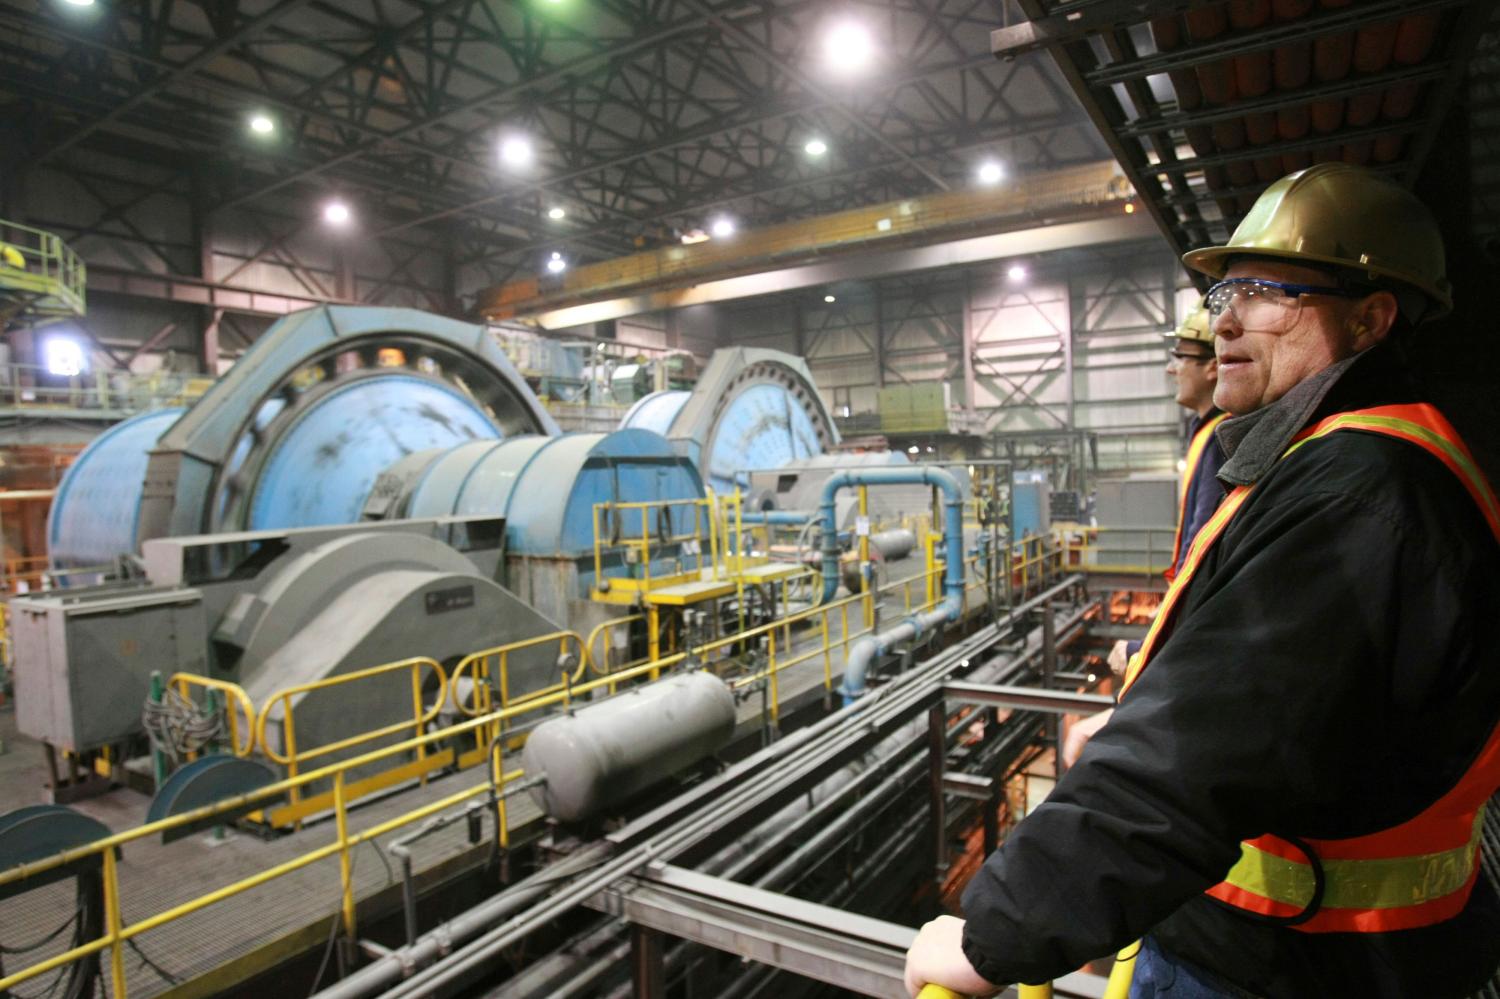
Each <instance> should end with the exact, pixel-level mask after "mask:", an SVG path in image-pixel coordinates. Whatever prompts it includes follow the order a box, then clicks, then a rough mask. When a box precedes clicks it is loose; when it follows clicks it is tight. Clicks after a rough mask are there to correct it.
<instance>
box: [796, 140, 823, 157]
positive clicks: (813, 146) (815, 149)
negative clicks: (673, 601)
mask: <svg viewBox="0 0 1500 999" xmlns="http://www.w3.org/2000/svg"><path fill="white" fill-rule="evenodd" d="M802 149H803V151H804V152H806V153H807V155H809V156H822V155H823V154H824V153H826V152H828V143H826V142H824V141H823V140H822V139H813V140H811V141H810V142H808V144H807V145H805V146H803V147H802Z"/></svg>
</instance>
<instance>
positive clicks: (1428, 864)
mask: <svg viewBox="0 0 1500 999" xmlns="http://www.w3.org/2000/svg"><path fill="white" fill-rule="evenodd" d="M1483 822H1484V809H1483V808H1482V807H1481V808H1480V809H1479V813H1478V814H1477V815H1476V816H1475V817H1474V830H1473V832H1472V833H1471V835H1470V837H1469V842H1467V843H1465V844H1464V845H1462V846H1457V847H1454V848H1453V849H1451V850H1441V851H1438V852H1437V853H1425V854H1420V855H1418V856H1415V857H1390V858H1382V859H1378V860H1324V861H1322V864H1323V875H1324V879H1325V884H1324V888H1323V901H1322V907H1323V908H1325V909H1400V908H1405V907H1406V906H1411V905H1421V904H1423V903H1424V902H1432V901H1436V900H1437V899H1440V898H1445V897H1446V896H1448V895H1451V894H1453V893H1454V892H1456V891H1458V890H1459V889H1461V888H1462V887H1463V886H1464V885H1466V884H1468V883H1469V878H1470V877H1471V876H1472V875H1473V873H1474V862H1475V859H1476V858H1477V857H1478V855H1479V835H1480V826H1481V825H1482V824H1483ZM1224 880H1225V882H1227V883H1228V884H1231V885H1233V886H1234V887H1236V888H1240V889H1242V890H1244V891H1247V892H1250V893H1251V894H1253V895H1259V896H1260V897H1261V898H1268V899H1271V900H1272V901H1274V902H1281V903H1283V904H1285V905H1290V906H1293V907H1295V908H1299V909H1302V908H1306V907H1307V906H1308V905H1309V904H1310V903H1311V902H1312V897H1313V888H1314V884H1313V869H1312V865H1311V864H1308V863H1304V862H1303V861H1300V860H1287V859H1286V858H1285V857H1278V856H1276V854H1274V853H1267V852H1266V851H1264V850H1261V849H1259V848H1258V847H1255V846H1252V845H1250V844H1249V843H1241V844H1240V859H1239V860H1238V861H1237V862H1236V863H1235V865H1234V867H1232V868H1230V870H1229V874H1228V876H1226V877H1225V878H1224Z"/></svg>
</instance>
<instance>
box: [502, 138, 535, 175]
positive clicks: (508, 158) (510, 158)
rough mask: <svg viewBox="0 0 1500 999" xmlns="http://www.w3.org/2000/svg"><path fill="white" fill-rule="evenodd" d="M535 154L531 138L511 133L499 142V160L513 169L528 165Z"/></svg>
mask: <svg viewBox="0 0 1500 999" xmlns="http://www.w3.org/2000/svg"><path fill="white" fill-rule="evenodd" d="M535 155H536V151H535V150H534V149H532V148H531V140H530V139H527V138H524V137H522V136H519V135H513V136H511V137H510V138H508V139H505V140H503V141H502V142H501V143H500V162H501V163H504V164H505V165H506V166H508V167H510V168H511V169H513V170H520V169H522V168H523V167H527V166H530V165H531V160H532V158H533V157H534V156H535Z"/></svg>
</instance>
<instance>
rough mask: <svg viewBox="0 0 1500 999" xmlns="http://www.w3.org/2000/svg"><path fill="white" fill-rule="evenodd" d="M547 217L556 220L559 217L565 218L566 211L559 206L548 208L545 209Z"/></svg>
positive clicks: (566, 215)
mask: <svg viewBox="0 0 1500 999" xmlns="http://www.w3.org/2000/svg"><path fill="white" fill-rule="evenodd" d="M547 217H548V218H549V219H551V220H552V221H554V222H557V221H559V220H561V219H565V218H567V217H568V213H567V212H565V211H563V210H562V209H561V208H549V209H547Z"/></svg>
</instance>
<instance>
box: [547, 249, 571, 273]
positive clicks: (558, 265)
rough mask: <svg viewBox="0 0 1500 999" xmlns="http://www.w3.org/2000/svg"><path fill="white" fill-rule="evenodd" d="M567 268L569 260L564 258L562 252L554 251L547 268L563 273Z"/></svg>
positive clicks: (552, 271) (553, 271)
mask: <svg viewBox="0 0 1500 999" xmlns="http://www.w3.org/2000/svg"><path fill="white" fill-rule="evenodd" d="M567 269H568V262H567V261H566V260H564V259H563V258H562V254H561V253H558V252H557V251H556V250H554V251H552V259H551V260H548V261H547V270H548V271H550V272H551V273H553V274H561V273H562V272H563V271H565V270H567Z"/></svg>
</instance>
